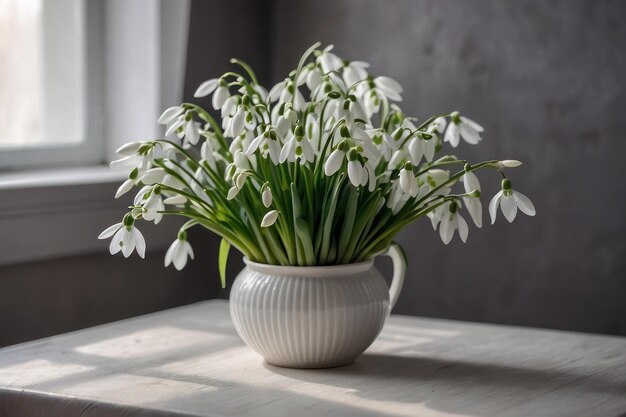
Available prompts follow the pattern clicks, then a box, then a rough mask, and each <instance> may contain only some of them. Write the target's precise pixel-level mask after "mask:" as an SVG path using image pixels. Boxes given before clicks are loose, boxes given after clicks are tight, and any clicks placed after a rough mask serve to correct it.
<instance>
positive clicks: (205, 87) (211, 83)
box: [193, 78, 220, 98]
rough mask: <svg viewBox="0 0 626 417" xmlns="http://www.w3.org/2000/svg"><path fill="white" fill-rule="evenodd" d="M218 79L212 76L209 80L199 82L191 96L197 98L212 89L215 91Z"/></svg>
mask: <svg viewBox="0 0 626 417" xmlns="http://www.w3.org/2000/svg"><path fill="white" fill-rule="evenodd" d="M219 81H220V80H219V79H218V78H213V79H211V80H207V81H205V82H203V83H202V84H200V86H199V87H198V89H197V90H196V92H195V93H193V96H194V97H197V98H200V97H206V96H208V95H209V94H211V93H212V92H213V91H215V89H216V88H217V85H218V83H219Z"/></svg>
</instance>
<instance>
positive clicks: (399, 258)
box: [383, 242, 406, 313]
mask: <svg viewBox="0 0 626 417" xmlns="http://www.w3.org/2000/svg"><path fill="white" fill-rule="evenodd" d="M383 255H385V256H389V257H390V258H391V262H393V277H392V278H391V286H390V287H389V312H390V313H391V309H393V307H394V306H395V305H396V301H398V297H400V291H402V285H403V284H404V275H405V274H406V256H405V255H404V251H403V250H402V247H401V246H400V245H398V244H397V243H395V242H392V243H391V245H389V248H387V250H386V251H385V252H384V253H383Z"/></svg>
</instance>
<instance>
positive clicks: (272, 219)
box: [261, 210, 279, 227]
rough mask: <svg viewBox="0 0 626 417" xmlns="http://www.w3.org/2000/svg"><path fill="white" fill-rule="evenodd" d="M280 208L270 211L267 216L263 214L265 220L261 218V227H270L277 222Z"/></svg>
mask: <svg viewBox="0 0 626 417" xmlns="http://www.w3.org/2000/svg"><path fill="white" fill-rule="evenodd" d="M278 214H279V213H278V210H271V211H268V212H267V214H266V215H265V216H263V220H261V227H270V226H271V225H273V224H274V223H276V219H278Z"/></svg>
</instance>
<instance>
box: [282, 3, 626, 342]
mask: <svg viewBox="0 0 626 417" xmlns="http://www.w3.org/2000/svg"><path fill="white" fill-rule="evenodd" d="M274 10H275V11H276V15H275V16H274V25H273V27H274V32H273V36H272V40H273V42H272V48H273V53H272V55H273V57H274V60H273V62H272V64H273V67H272V74H273V77H274V80H275V81H276V80H280V79H282V78H283V77H284V74H286V72H287V70H288V69H290V68H292V67H295V65H296V64H297V59H298V57H299V55H300V54H301V52H302V51H304V49H306V47H307V46H308V45H310V44H312V43H313V42H315V41H317V40H319V41H322V42H324V43H334V44H335V47H336V51H337V53H339V54H340V55H341V56H344V57H345V58H348V59H362V60H365V61H368V62H370V63H371V64H372V66H371V70H372V71H373V72H376V73H380V74H385V75H389V76H391V77H393V78H395V79H397V80H398V81H399V82H400V83H401V84H402V85H403V86H404V88H405V94H404V98H405V101H404V103H403V108H404V109H405V111H406V112H407V113H410V114H414V115H417V116H419V117H421V118H426V117H428V116H430V115H431V114H434V113H439V112H447V111H451V110H459V111H461V112H464V113H466V114H467V115H468V116H470V117H472V118H475V119H476V120H478V121H480V122H481V123H482V124H483V125H484V126H485V134H484V138H485V140H484V141H483V142H482V144H481V145H479V146H477V147H472V146H470V145H467V144H465V145H461V146H460V147H459V148H457V150H456V153H457V154H458V155H462V156H463V157H466V158H469V159H470V160H482V159H491V158H494V157H495V158H502V159H506V158H515V159H520V160H522V161H524V162H525V165H523V166H522V167H521V168H518V169H517V170H514V171H512V172H511V173H510V175H511V179H512V181H513V186H514V187H516V188H518V189H519V190H520V191H522V192H524V193H526V194H527V195H528V196H530V197H531V198H532V199H533V201H534V203H535V206H536V208H537V213H538V214H537V216H536V217H535V218H528V217H525V216H523V215H521V214H520V218H519V219H518V220H516V221H515V222H514V223H513V224H508V223H506V222H505V221H503V218H502V217H500V218H499V221H498V222H497V223H496V224H495V226H493V227H492V226H490V225H488V223H489V222H488V221H487V219H486V218H485V223H487V224H486V225H485V226H483V229H484V230H476V228H472V229H471V230H470V237H469V240H468V242H467V244H465V245H463V244H462V243H461V242H460V241H458V240H455V241H453V242H452V243H451V244H450V245H449V246H448V247H446V246H444V245H443V244H442V243H441V241H440V240H439V237H438V235H436V234H435V233H433V231H432V228H431V226H430V222H429V221H428V220H424V221H419V222H418V223H416V224H414V225H412V226H411V227H409V228H408V229H407V230H406V231H405V232H404V233H402V234H401V235H400V236H399V239H398V240H399V241H400V242H401V243H402V244H403V245H404V247H405V249H406V250H407V252H408V253H409V257H410V261H411V264H410V266H409V272H408V274H409V276H408V280H407V283H406V287H405V289H404V292H403V294H402V296H401V298H400V301H399V303H398V306H397V308H396V311H397V312H398V313H405V314H419V315H427V316H436V317H447V318H456V319H464V320H479V321H490V322H498V323H512V324H522V325H532V326H545V327H554V328H565V329H576V330H582V331H593V332H607V333H621V334H626V307H625V306H626V284H625V282H626V237H625V235H626V219H625V215H626V195H625V194H624V186H623V185H622V184H621V183H620V180H621V178H622V175H621V172H622V169H623V165H624V162H623V161H624V159H623V158H624V155H625V154H626V117H625V116H624V111H625V110H626V84H625V82H624V75H625V74H626V49H625V48H624V45H626V25H624V24H623V18H624V16H626V2H623V1H591V0H590V1H575V2H573V1H550V2H546V1H538V0H523V1H499V0H493V1H477V0H471V1H451V0H443V1H442V0H390V1H384V2H382V1H376V0H362V1H350V0H315V1H298V2H291V1H287V0H278V1H277V2H276V4H275V7H274ZM480 178H481V180H482V183H483V192H484V194H485V195H486V196H487V195H489V197H490V196H491V195H493V194H494V193H495V192H496V191H497V190H498V183H499V181H498V178H497V177H496V176H495V175H493V173H492V172H485V173H484V174H483V175H482V176H480ZM486 202H488V200H487V201H486ZM485 214H486V213H485ZM470 227H471V226H470Z"/></svg>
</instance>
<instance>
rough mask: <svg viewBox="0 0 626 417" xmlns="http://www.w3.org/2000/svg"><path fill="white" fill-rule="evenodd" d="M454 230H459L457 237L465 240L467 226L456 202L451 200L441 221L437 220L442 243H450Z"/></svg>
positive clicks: (467, 231)
mask: <svg viewBox="0 0 626 417" xmlns="http://www.w3.org/2000/svg"><path fill="white" fill-rule="evenodd" d="M455 230H458V231H459V237H460V238H461V240H462V241H463V242H464V243H465V242H466V241H467V235H468V233H469V228H468V227H467V222H466V221H465V219H464V218H463V216H461V215H460V214H459V205H458V203H457V202H456V201H452V202H451V203H450V204H449V205H448V207H447V212H446V213H444V215H443V217H442V219H441V222H439V237H441V240H442V242H443V243H444V244H446V245H447V244H448V243H450V241H451V240H452V236H454V231H455Z"/></svg>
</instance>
